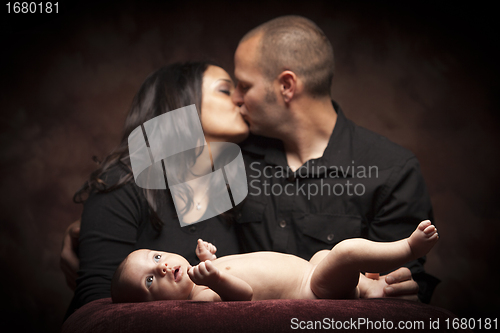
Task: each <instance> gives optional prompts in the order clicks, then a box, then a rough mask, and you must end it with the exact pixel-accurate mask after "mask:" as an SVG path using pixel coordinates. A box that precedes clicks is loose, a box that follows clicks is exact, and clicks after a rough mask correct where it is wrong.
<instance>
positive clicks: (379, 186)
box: [61, 16, 436, 302]
mask: <svg viewBox="0 0 500 333" xmlns="http://www.w3.org/2000/svg"><path fill="white" fill-rule="evenodd" d="M235 77H236V79H237V80H238V84H237V87H236V90H235V92H234V94H233V101H234V102H235V103H236V104H237V105H239V106H240V108H241V113H242V115H243V117H244V118H245V119H246V121H247V122H248V124H249V126H250V131H251V132H252V133H253V134H255V136H253V137H251V138H250V139H249V140H247V141H246V143H244V144H243V146H242V150H243V153H244V157H245V162H246V164H247V176H248V181H249V195H248V197H247V199H246V200H245V202H244V203H243V204H242V205H241V207H240V208H241V211H240V213H239V214H238V217H237V223H236V225H237V230H238V233H239V237H240V240H241V242H242V247H243V249H244V250H245V251H246V252H250V251H262V250H272V251H279V252H285V253H292V254H295V255H298V256H300V257H302V258H304V259H307V260H309V259H310V257H311V256H312V255H313V254H314V253H315V252H317V251H319V250H322V249H331V248H332V247H333V245H335V244H336V243H338V242H339V241H341V240H343V239H346V238H352V237H365V238H368V239H372V240H376V241H393V240H396V239H401V238H404V237H408V236H409V235H410V234H411V232H412V231H413V230H414V229H415V227H416V226H417V225H418V223H419V222H420V221H422V220H426V219H431V220H432V210H431V205H430V200H429V197H428V194H427V191H426V188H425V184H424V182H423V179H422V177H421V174H420V171H419V166H418V162H417V160H416V158H415V157H414V156H413V154H411V153H410V152H408V151H406V150H405V149H403V148H401V147H399V146H397V145H395V144H393V143H391V142H389V141H388V140H386V139H385V138H383V137H381V136H378V135H376V134H374V133H372V132H369V131H367V130H365V129H362V128H360V127H358V126H356V125H354V124H353V123H352V122H350V121H349V120H347V119H346V118H345V117H344V115H343V113H342V111H341V109H340V107H339V106H338V105H337V104H336V103H335V102H333V101H332V100H331V97H330V88H331V81H332V78H333V50H332V47H331V45H330V42H329V41H328V39H327V38H326V36H325V35H324V33H323V32H322V31H321V30H320V29H319V28H318V27H317V26H316V25H315V24H314V23H313V22H311V21H309V20H307V19H305V18H302V17H298V16H285V17H280V18H277V19H274V20H272V21H269V22H266V23H264V24H262V25H260V26H258V27H257V28H255V29H253V30H252V31H250V32H249V33H247V34H246V35H245V36H244V37H243V38H242V40H241V41H240V44H239V46H238V48H237V50H236V53H235ZM261 135H262V136H265V137H267V138H263V137H261ZM372 172H373V173H372ZM77 228H78V225H72V226H70V228H68V231H67V234H66V237H65V241H64V246H63V252H62V254H61V258H62V260H61V264H62V267H63V270H64V271H65V273H66V276H67V281H68V283H73V281H74V278H72V274H74V275H73V276H76V273H75V272H76V268H77V267H78V259H77V257H76V256H75V254H74V252H73V251H72V250H71V247H72V244H75V243H76V239H75V236H76V237H77V235H78V230H77ZM318 260H321V258H319V257H318ZM424 261H425V259H424V258H421V259H419V260H417V261H415V262H412V263H409V264H408V266H409V267H410V268H411V269H412V271H413V276H414V278H415V279H416V280H417V281H418V283H419V284H417V283H416V282H415V281H414V280H413V279H412V273H411V271H410V270H409V269H408V268H400V269H398V270H396V271H394V272H392V273H390V274H389V275H386V276H382V277H379V276H378V275H375V274H366V276H364V275H362V276H361V277H360V283H359V288H360V294H361V296H362V297H400V298H406V299H413V300H417V291H418V290H419V285H420V298H421V299H422V300H423V301H426V302H428V301H429V300H430V296H431V294H432V290H433V288H434V286H435V284H436V279H435V278H433V277H431V276H429V275H427V274H426V273H425V272H424V271H423V263H424Z"/></svg>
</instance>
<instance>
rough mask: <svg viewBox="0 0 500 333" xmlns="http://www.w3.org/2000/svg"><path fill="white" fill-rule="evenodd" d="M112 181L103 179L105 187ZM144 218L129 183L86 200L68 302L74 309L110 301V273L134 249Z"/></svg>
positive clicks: (131, 184)
mask: <svg viewBox="0 0 500 333" xmlns="http://www.w3.org/2000/svg"><path fill="white" fill-rule="evenodd" d="M113 181H114V179H109V180H108V179H107V182H109V183H112V182H113ZM146 206H147V205H146ZM146 216H147V209H145V207H144V202H143V201H141V197H140V194H139V189H138V188H137V187H136V186H135V184H133V183H129V184H127V185H124V186H123V187H121V188H118V189H117V190H114V191H112V192H109V193H93V194H91V195H90V196H89V198H88V199H87V201H86V202H85V205H84V210H83V214H82V221H81V230H80V239H79V246H78V256H79V258H80V270H79V272H78V276H79V277H78V279H77V287H76V290H75V295H74V300H73V302H72V305H73V307H74V309H76V308H79V307H81V306H82V305H84V304H86V303H88V302H90V301H93V300H96V299H100V298H106V297H110V285H111V278H112V276H113V274H114V271H115V269H116V267H118V265H119V264H120V262H121V261H122V260H123V259H124V258H125V257H126V256H127V255H128V254H129V253H130V252H132V251H133V250H134V249H135V245H136V241H137V233H138V227H139V224H140V223H141V222H142V221H147V218H146ZM74 309H73V310H74Z"/></svg>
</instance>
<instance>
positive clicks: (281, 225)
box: [280, 220, 286, 228]
mask: <svg viewBox="0 0 500 333" xmlns="http://www.w3.org/2000/svg"><path fill="white" fill-rule="evenodd" d="M280 227H282V228H284V227H286V221H285V220H281V221H280Z"/></svg>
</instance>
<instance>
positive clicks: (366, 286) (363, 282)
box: [358, 267, 418, 301]
mask: <svg viewBox="0 0 500 333" xmlns="http://www.w3.org/2000/svg"><path fill="white" fill-rule="evenodd" d="M358 286H359V291H360V298H380V297H396V298H401V299H408V300H412V301H418V296H417V294H418V284H417V283H416V282H415V281H414V280H413V279H412V277H411V271H410V270H409V269H408V268H406V267H401V268H399V269H397V270H395V271H394V272H391V273H389V274H388V275H384V276H380V275H379V274H374V273H366V275H363V274H360V277H359V284H358Z"/></svg>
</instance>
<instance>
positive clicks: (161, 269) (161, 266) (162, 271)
mask: <svg viewBox="0 0 500 333" xmlns="http://www.w3.org/2000/svg"><path fill="white" fill-rule="evenodd" d="M158 274H160V276H165V274H167V263H164V264H158Z"/></svg>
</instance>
